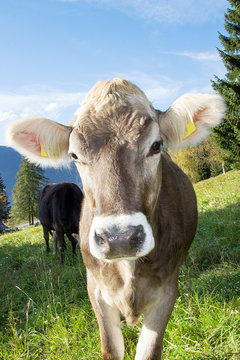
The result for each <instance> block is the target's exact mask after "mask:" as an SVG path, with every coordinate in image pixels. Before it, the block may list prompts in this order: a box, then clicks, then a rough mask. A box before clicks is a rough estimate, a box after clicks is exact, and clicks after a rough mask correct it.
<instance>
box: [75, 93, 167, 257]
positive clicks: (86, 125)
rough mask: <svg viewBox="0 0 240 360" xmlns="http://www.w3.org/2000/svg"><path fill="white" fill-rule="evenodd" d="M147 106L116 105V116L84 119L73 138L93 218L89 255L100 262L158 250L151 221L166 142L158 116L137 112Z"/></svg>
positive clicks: (149, 108)
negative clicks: (163, 147)
mask: <svg viewBox="0 0 240 360" xmlns="http://www.w3.org/2000/svg"><path fill="white" fill-rule="evenodd" d="M138 101H139V100H138ZM142 102H147V99H146V98H145V97H144V95H142ZM142 102H141V103H139V104H136V103H134V104H131V99H130V100H129V103H128V104H126V106H124V107H123V106H122V105H120V106H119V108H118V105H117V104H115V112H114V113H113V114H112V113H111V114H109V113H108V111H106V110H105V108H101V109H100V111H99V112H98V113H95V114H94V115H92V116H93V118H90V117H87V116H86V115H85V114H82V117H81V118H80V119H78V123H77V125H75V127H74V129H73V131H72V133H71V135H70V142H69V153H70V154H71V156H72V158H73V160H74V161H75V163H76V165H77V167H78V170H79V173H80V174H81V179H82V182H83V187H84V192H85V196H86V201H88V206H89V207H90V209H91V214H92V216H93V220H92V225H91V229H90V234H89V245H90V251H91V253H92V255H94V256H95V257H97V258H99V259H108V260H116V259H120V258H125V257H127V258H136V257H141V256H144V255H146V254H148V253H149V252H150V251H151V250H152V249H153V247H154V238H153V234H152V230H151V226H150V225H149V219H150V217H151V214H152V212H153V211H154V207H155V204H156V200H157V197H158V193H159V191H160V186H161V150H162V143H163V140H162V138H161V134H160V129H159V113H158V112H157V111H155V110H154V109H153V108H152V107H151V106H150V104H149V103H148V106H147V110H146V109H144V110H137V108H140V109H141V108H142ZM120 103H121V102H120ZM137 105H138V106H137ZM105 106H107V110H108V105H105ZM134 107H135V109H133V108H134ZM105 112H106V114H105ZM90 113H93V112H91V111H90ZM88 114H89V112H88Z"/></svg>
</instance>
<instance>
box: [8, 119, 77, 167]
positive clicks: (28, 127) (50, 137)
mask: <svg viewBox="0 0 240 360" xmlns="http://www.w3.org/2000/svg"><path fill="white" fill-rule="evenodd" d="M71 130H72V128H71V127H69V126H64V125H61V124H58V123H56V122H54V121H51V120H48V119H45V118H33V119H24V120H19V121H16V122H14V123H12V124H10V125H9V126H8V128H7V139H8V143H9V145H10V146H12V147H13V148H15V149H16V150H17V151H19V152H20V153H21V154H22V155H24V156H25V157H26V158H27V159H28V160H29V161H31V162H34V163H37V164H39V165H41V166H44V167H46V166H52V167H59V166H61V165H64V164H66V162H67V161H69V156H68V142H69V135H70V133H71Z"/></svg>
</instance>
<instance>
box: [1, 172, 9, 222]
mask: <svg viewBox="0 0 240 360" xmlns="http://www.w3.org/2000/svg"><path fill="white" fill-rule="evenodd" d="M9 211H10V205H9V202H8V197H7V194H6V190H5V186H4V183H3V179H2V176H1V174H0V221H6V220H7V219H8V215H9Z"/></svg>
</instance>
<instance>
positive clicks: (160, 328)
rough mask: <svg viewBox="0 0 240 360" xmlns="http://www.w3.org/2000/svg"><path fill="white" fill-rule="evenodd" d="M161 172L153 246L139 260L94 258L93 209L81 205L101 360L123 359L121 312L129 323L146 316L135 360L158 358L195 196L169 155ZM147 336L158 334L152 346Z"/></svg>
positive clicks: (192, 225)
mask: <svg viewBox="0 0 240 360" xmlns="http://www.w3.org/2000/svg"><path fill="white" fill-rule="evenodd" d="M161 172H162V185H161V192H160V194H159V197H158V200H157V204H156V207H155V211H154V213H153V214H151V217H150V218H149V223H150V225H151V227H152V229H153V235H154V239H155V247H154V250H153V251H151V252H150V253H149V254H148V255H147V256H145V257H143V258H140V259H137V260H135V261H134V260H121V261H118V262H113V263H106V262H104V261H99V260H98V259H96V258H95V257H94V256H92V255H91V252H90V250H89V240H88V234H89V232H90V227H91V223H92V218H91V211H90V209H89V207H88V203H87V202H85V204H84V206H83V212H82V219H81V223H80V237H81V251H82V256H83V260H84V262H85V265H86V267H87V276H88V278H87V280H88V281H87V283H88V292H89V295H90V299H91V302H92V305H93V307H94V310H95V313H96V316H97V318H98V322H99V325H100V329H101V333H102V344H104V349H103V358H104V359H121V358H122V357H123V352H124V350H123V349H124V347H123V340H122V334H121V331H120V327H121V324H120V314H121V315H122V316H123V317H124V318H125V319H126V321H127V323H128V324H129V325H134V324H135V323H136V321H137V320H138V318H139V316H140V315H141V314H144V317H145V322H144V323H145V325H143V329H144V330H143V332H142V336H141V337H140V340H139V343H138V352H137V355H136V359H141V360H145V359H158V358H160V353H161V350H160V349H161V345H162V337H163V333H164V330H165V327H166V325H167V322H168V319H169V316H170V314H171V312H172V308H173V306H174V303H175V299H176V296H177V281H178V270H179V267H180V265H181V263H182V262H183V260H184V259H185V257H186V255H187V251H188V249H189V247H190V245H191V242H192V240H193V238H194V235H195V231H196V225H197V207H196V198H195V193H194V190H193V187H192V184H191V183H190V181H189V179H188V177H187V176H186V175H185V174H184V173H183V172H182V171H181V169H179V168H178V167H177V165H176V164H174V163H173V162H172V161H171V159H170V157H169V156H168V155H167V154H164V155H162V169H161ZM152 318H153V319H154V322H152V321H151V319H152ZM148 322H150V325H148ZM151 332H155V334H156V335H155V336H156V338H154V341H152V342H151V341H149V334H150V333H151ZM104 334H105V335H104ZM147 343H148V345H146V344H147ZM145 352H146V353H145ZM110 354H111V355H110Z"/></svg>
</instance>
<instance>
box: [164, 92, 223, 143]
mask: <svg viewBox="0 0 240 360" xmlns="http://www.w3.org/2000/svg"><path fill="white" fill-rule="evenodd" d="M225 111H226V104H225V102H224V101H223V99H222V98H221V96H219V95H205V94H186V95H183V96H181V97H180V98H179V99H177V100H176V101H175V102H174V103H173V105H172V106H171V107H170V108H169V109H168V110H167V111H166V112H164V113H160V115H159V116H160V131H161V135H162V137H163V140H164V142H165V143H166V145H167V147H169V148H171V149H180V148H183V147H186V146H192V145H198V144H199V143H200V142H201V141H203V140H204V139H205V138H206V137H207V136H208V134H209V133H210V129H211V128H213V127H214V126H216V125H218V124H219V123H220V122H221V121H222V119H223V116H224V114H225Z"/></svg>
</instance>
